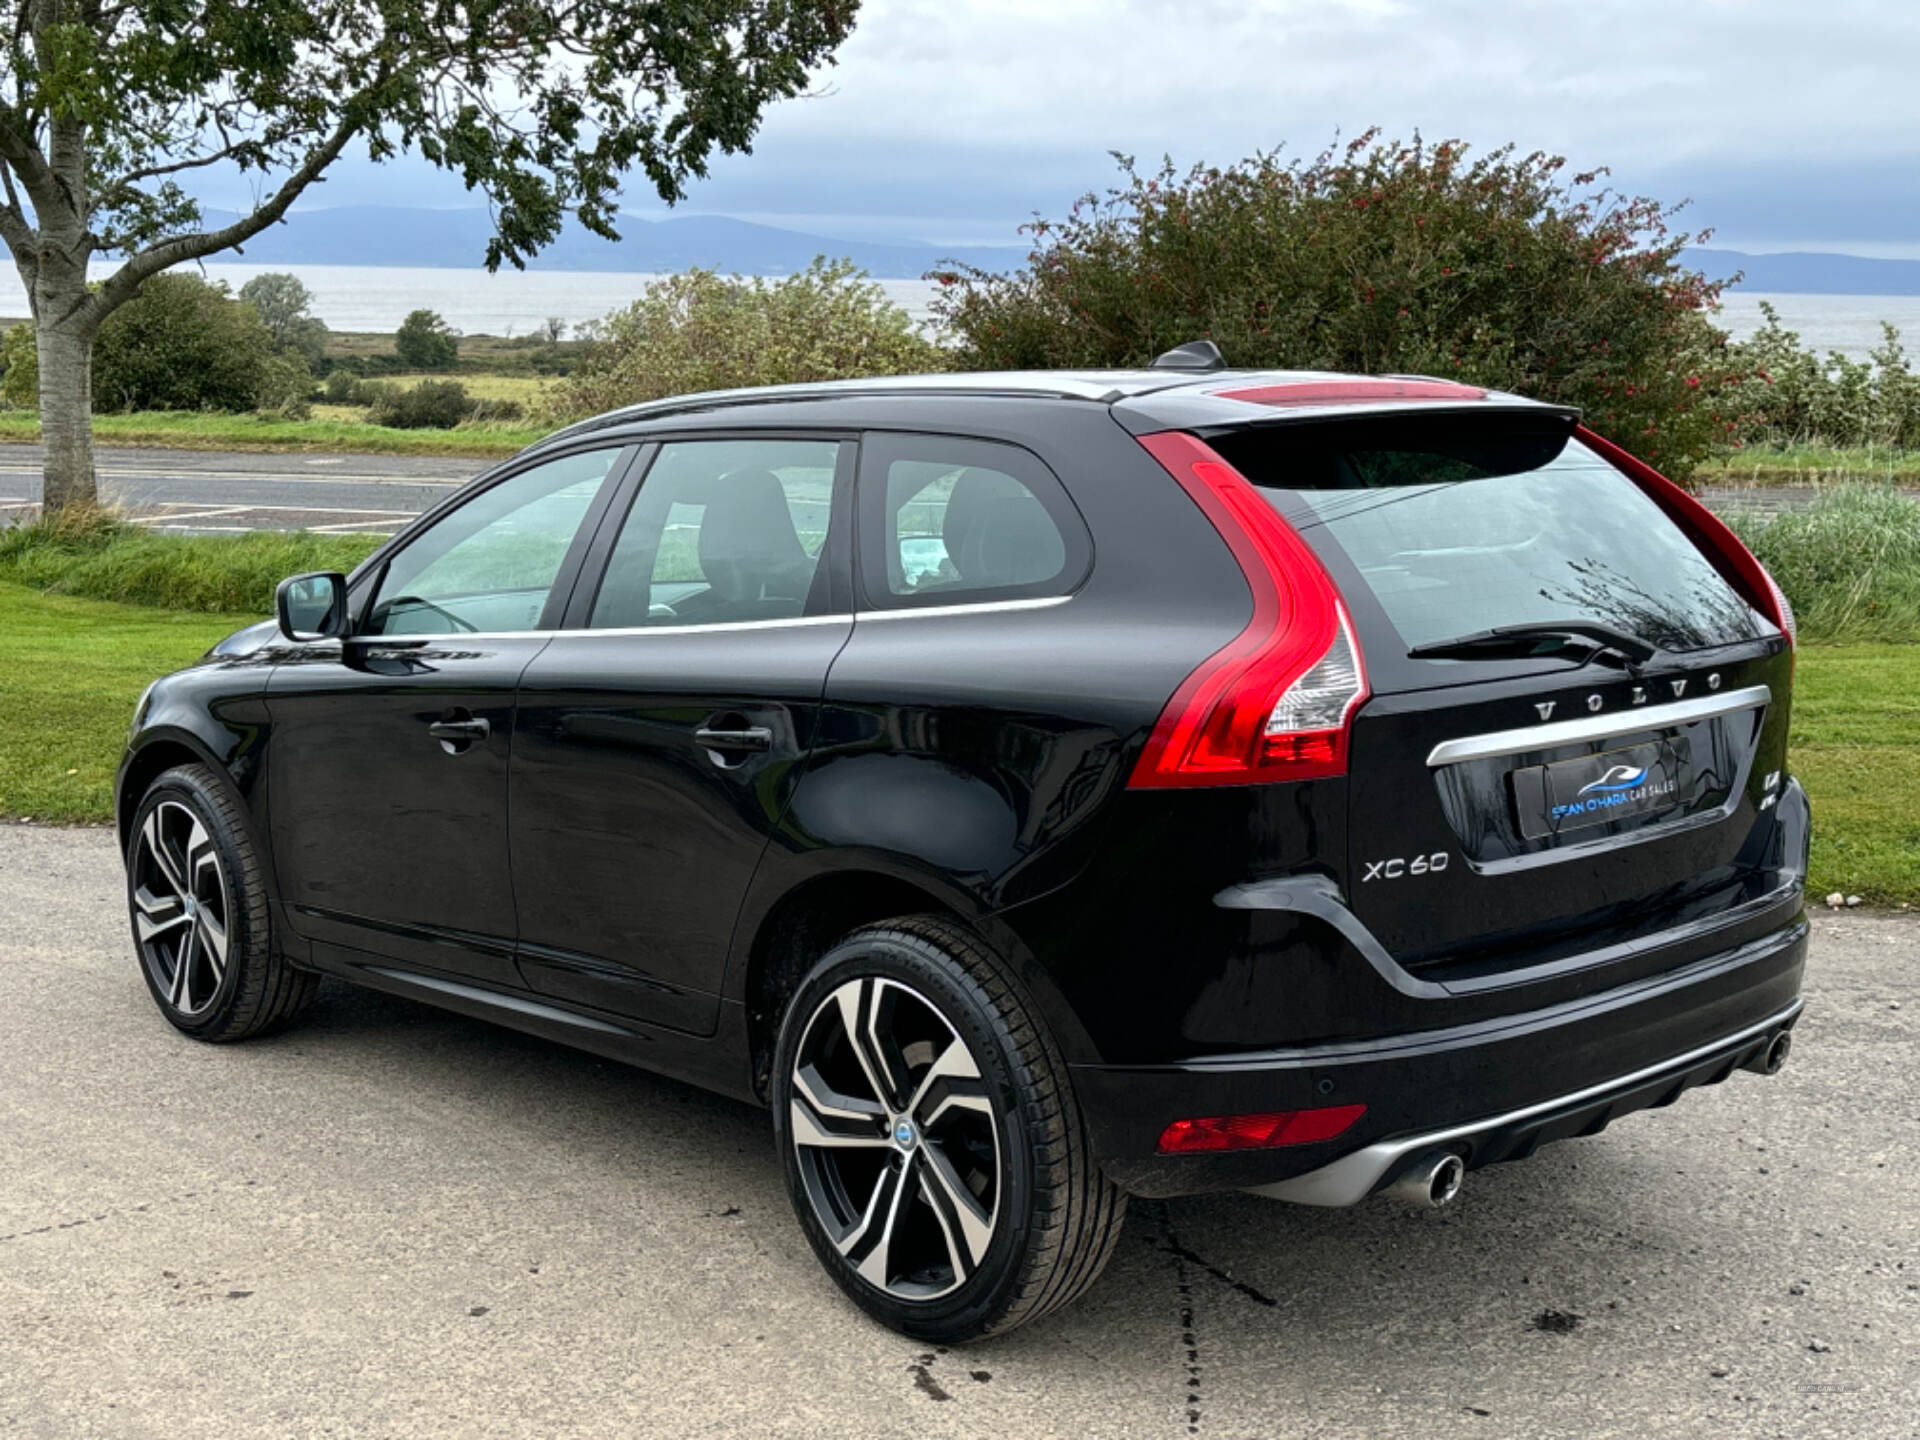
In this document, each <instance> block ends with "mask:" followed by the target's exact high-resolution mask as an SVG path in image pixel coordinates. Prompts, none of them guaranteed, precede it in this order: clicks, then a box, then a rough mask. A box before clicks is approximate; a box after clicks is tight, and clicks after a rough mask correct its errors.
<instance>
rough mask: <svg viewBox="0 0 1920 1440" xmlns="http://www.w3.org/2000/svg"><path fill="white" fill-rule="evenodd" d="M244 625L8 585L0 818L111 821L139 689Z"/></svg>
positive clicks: (0, 656)
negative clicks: (115, 782) (123, 750)
mask: <svg viewBox="0 0 1920 1440" xmlns="http://www.w3.org/2000/svg"><path fill="white" fill-rule="evenodd" d="M243 623H245V621H244V618H234V617H230V616H225V615H202V614H194V613H192V612H189V611H177V610H143V609H140V608H138V607H136V606H132V605H115V604H112V603H110V602H108V601H103V600H74V599H69V598H67V597H65V596H59V595H43V594H41V593H40V592H39V591H37V590H28V589H26V588H25V587H23V586H20V585H10V584H6V583H0V814H5V815H13V816H25V815H31V816H32V817H33V818H34V819H36V820H51V821H104V820H106V819H108V818H109V817H110V816H111V814H112V810H113V772H114V769H115V767H116V766H118V765H119V763H120V751H121V747H122V746H124V745H125V744H126V739H127V723H128V722H129V721H130V720H131V719H132V718H133V705H134V701H136V700H137V699H139V698H140V692H141V691H142V690H144V689H145V688H146V686H147V682H148V681H149V680H152V679H153V678H154V677H155V676H156V675H159V674H162V673H164V672H165V671H168V670H177V669H179V668H180V667H181V666H182V665H185V664H187V663H188V662H189V661H191V660H193V659H195V658H196V657H197V656H199V655H200V654H201V653H202V652H204V651H205V650H206V648H207V647H208V646H209V645H211V644H213V642H214V641H216V640H218V639H219V638H220V637H221V636H222V635H226V634H228V633H230V632H231V631H233V630H236V629H238V628H239V627H240V625H241V624H243Z"/></svg>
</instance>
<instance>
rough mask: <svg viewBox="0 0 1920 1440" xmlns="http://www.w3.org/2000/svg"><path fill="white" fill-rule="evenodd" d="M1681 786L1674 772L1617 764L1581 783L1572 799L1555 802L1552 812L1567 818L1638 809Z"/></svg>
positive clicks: (1559, 818) (1557, 818) (1554, 814)
mask: <svg viewBox="0 0 1920 1440" xmlns="http://www.w3.org/2000/svg"><path fill="white" fill-rule="evenodd" d="M1679 788H1680V782H1679V781H1678V780H1676V779H1674V778H1673V777H1672V776H1671V775H1660V776H1656V775H1654V774H1653V771H1652V769H1651V767H1649V766H1645V765H1638V766H1635V765H1614V766H1611V767H1609V768H1608V770H1607V772H1606V773H1605V774H1603V775H1602V776H1600V778H1599V779H1597V780H1591V781H1589V782H1588V783H1586V784H1585V785H1582V786H1581V787H1580V788H1579V790H1577V791H1576V792H1574V796H1573V798H1572V799H1571V800H1568V801H1566V802H1565V803H1564V804H1560V805H1555V806H1554V807H1553V811H1552V814H1553V818H1554V819H1555V820H1565V819H1568V818H1570V817H1572V816H1575V815H1598V814H1602V813H1604V812H1606V811H1609V810H1637V809H1640V808H1642V807H1644V806H1645V805H1646V803H1647V802H1648V801H1650V800H1658V799H1660V798H1661V797H1662V796H1666V795H1671V794H1673V792H1674V791H1675V790H1677V789H1679Z"/></svg>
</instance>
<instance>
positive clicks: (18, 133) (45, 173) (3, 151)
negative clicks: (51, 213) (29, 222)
mask: <svg viewBox="0 0 1920 1440" xmlns="http://www.w3.org/2000/svg"><path fill="white" fill-rule="evenodd" d="M0 160H4V161H6V162H7V164H8V165H9V166H10V167H12V169H13V171H14V173H16V174H17V175H19V177H20V183H21V184H22V185H24V186H26V187H27V195H28V197H29V198H30V199H31V200H32V201H33V208H34V209H35V210H38V209H39V208H40V207H41V205H42V204H54V203H57V202H58V199H59V194H60V192H59V187H58V186H57V185H56V184H55V183H54V178H53V170H52V168H51V167H50V166H49V165H48V164H47V157H46V156H44V155H42V154H41V153H40V147H39V146H38V145H36V144H34V142H33V138H32V132H31V131H30V130H25V129H23V128H22V127H21V125H20V115H19V112H18V111H16V110H15V109H14V108H13V107H12V106H11V105H8V104H6V103H4V102H0Z"/></svg>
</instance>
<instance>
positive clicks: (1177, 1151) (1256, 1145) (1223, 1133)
mask: <svg viewBox="0 0 1920 1440" xmlns="http://www.w3.org/2000/svg"><path fill="white" fill-rule="evenodd" d="M1366 1113H1367V1107H1366V1106H1364V1105H1328V1106H1324V1107H1323V1108H1321V1109H1318V1110H1275V1111H1273V1112H1272V1113H1270V1114H1266V1115H1211V1116H1208V1117H1206V1118H1205V1119H1201V1120H1176V1121H1174V1122H1173V1123H1172V1124H1171V1125H1169V1126H1167V1128H1166V1129H1165V1130H1163V1131H1161V1132H1160V1153H1161V1154H1162V1155H1197V1154H1204V1153H1206V1152H1208V1151H1219V1150H1268V1149H1272V1148H1274V1147H1275V1146H1279V1145H1311V1144H1312V1143H1313V1142H1314V1141H1316V1140H1331V1139H1333V1137H1334V1136H1336V1135H1339V1134H1342V1133H1343V1132H1345V1131H1347V1130H1350V1129H1352V1128H1353V1124H1354V1122H1355V1121H1356V1120H1358V1119H1359V1118H1360V1117H1361V1116H1362V1115H1364V1114H1366Z"/></svg>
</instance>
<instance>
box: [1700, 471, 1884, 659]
mask: <svg viewBox="0 0 1920 1440" xmlns="http://www.w3.org/2000/svg"><path fill="white" fill-rule="evenodd" d="M1728 519H1729V523H1730V524H1731V525H1732V526H1733V528H1734V530H1735V531H1737V532H1738V533H1739V536H1740V538H1741V539H1742V540H1744V541H1746V543H1747V545H1748V547H1749V548H1750V549H1751V550H1752V551H1753V553H1754V554H1755V555H1758V556H1759V557H1760V560H1761V562H1762V563H1763V564H1765V565H1766V567H1767V569H1768V570H1769V571H1770V572H1771V573H1772V575H1773V578H1774V579H1775V580H1777V581H1779V582H1780V588H1781V589H1783V590H1785V591H1786V592H1787V599H1788V600H1789V601H1791V602H1792V604H1793V609H1794V613H1795V614H1796V615H1797V616H1798V617H1799V620H1800V634H1801V636H1802V637H1803V638H1805V639H1808V640H1813V641H1829V640H1831V641H1847V640H1888V641H1908V640H1912V639H1914V638H1916V637H1920V496H1916V495H1913V494H1909V493H1907V492H1905V491H1901V490H1897V489H1895V488H1893V487H1892V486H1889V485H1842V486H1839V487H1837V488H1835V489H1832V490H1829V491H1827V492H1826V493H1824V494H1822V495H1820V496H1818V497H1817V498H1816V499H1815V500H1814V502H1813V503H1812V504H1811V505H1809V506H1808V507H1807V508H1806V509H1804V510H1789V511H1785V512H1783V513H1781V514H1779V515H1777V516H1775V517H1774V518H1773V519H1771V520H1764V521H1763V520H1759V519H1756V518H1755V517H1753V516H1752V515H1749V514H1744V513H1735V514H1732V515H1730V516H1729V517H1728Z"/></svg>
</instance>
